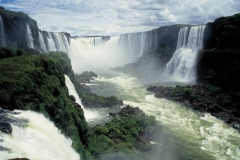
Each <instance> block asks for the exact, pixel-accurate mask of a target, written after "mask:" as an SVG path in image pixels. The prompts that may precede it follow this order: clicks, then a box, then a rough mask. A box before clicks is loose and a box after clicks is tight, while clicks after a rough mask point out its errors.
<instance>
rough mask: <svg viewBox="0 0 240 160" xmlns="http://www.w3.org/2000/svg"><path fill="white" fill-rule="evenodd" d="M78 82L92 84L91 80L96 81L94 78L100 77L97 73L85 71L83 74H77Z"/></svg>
mask: <svg viewBox="0 0 240 160" xmlns="http://www.w3.org/2000/svg"><path fill="white" fill-rule="evenodd" d="M75 77H76V80H77V81H78V82H79V83H90V80H94V78H96V77H98V76H97V74H96V73H94V72H92V71H90V72H88V71H84V72H83V73H81V74H75Z"/></svg>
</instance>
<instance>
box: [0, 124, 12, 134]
mask: <svg viewBox="0 0 240 160" xmlns="http://www.w3.org/2000/svg"><path fill="white" fill-rule="evenodd" d="M0 130H1V131H2V132H3V133H7V134H12V126H11V125H10V123H7V122H0Z"/></svg>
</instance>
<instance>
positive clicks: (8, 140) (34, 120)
mask: <svg viewBox="0 0 240 160" xmlns="http://www.w3.org/2000/svg"><path fill="white" fill-rule="evenodd" d="M0 113H1V114H0V119H1V120H3V119H4V121H5V122H7V123H10V124H11V127H12V133H11V134H5V133H2V132H1V131H0V142H1V143H0V155H1V156H0V159H2V160H6V159H12V158H23V157H24V158H28V159H32V160H37V159H39V160H41V159H58V160H66V159H68V160H80V156H79V155H78V154H77V153H76V152H75V151H74V149H73V148H72V147H71V145H72V141H71V139H68V138H66V137H64V135H62V134H61V132H60V131H59V130H58V128H56V126H55V125H54V123H52V122H51V121H49V120H48V119H47V118H45V117H44V116H43V115H42V114H39V113H36V112H33V111H19V110H16V111H14V112H9V111H4V110H2V109H0Z"/></svg>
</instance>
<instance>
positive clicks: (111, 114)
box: [109, 112, 117, 117]
mask: <svg viewBox="0 0 240 160" xmlns="http://www.w3.org/2000/svg"><path fill="white" fill-rule="evenodd" d="M109 115H110V116H112V117H116V116H117V113H112V112H109Z"/></svg>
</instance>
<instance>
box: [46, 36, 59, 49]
mask: <svg viewBox="0 0 240 160" xmlns="http://www.w3.org/2000/svg"><path fill="white" fill-rule="evenodd" d="M47 41H48V51H49V52H50V51H57V49H56V47H55V43H54V40H53V38H52V35H51V33H49V32H48V37H47Z"/></svg>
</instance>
